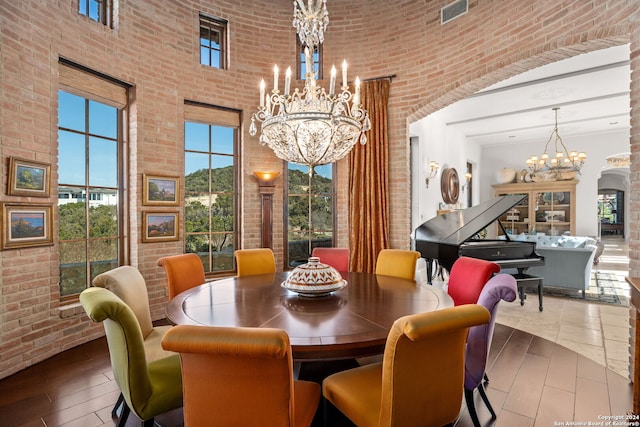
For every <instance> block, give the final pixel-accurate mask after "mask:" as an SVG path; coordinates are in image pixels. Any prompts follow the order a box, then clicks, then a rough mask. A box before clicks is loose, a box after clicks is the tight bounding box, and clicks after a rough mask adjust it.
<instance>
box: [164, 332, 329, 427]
mask: <svg viewBox="0 0 640 427" xmlns="http://www.w3.org/2000/svg"><path fill="white" fill-rule="evenodd" d="M162 344H163V346H164V347H165V348H166V349H167V350H171V351H176V352H179V353H180V357H181V360H182V375H183V384H184V423H185V426H188V427H200V426H203V427H204V426H214V425H217V426H242V427H263V426H270V427H294V426H296V427H308V426H309V425H311V422H312V421H313V418H314V414H315V412H316V409H317V407H318V403H319V401H320V385H319V384H317V383H314V382H309V381H298V380H294V378H293V360H292V356H291V345H290V343H289V336H288V335H287V333H286V332H285V331H283V330H280V329H269V328H231V327H206V326H189V325H179V326H176V327H174V328H173V329H171V330H170V331H169V332H167V334H166V335H165V337H164V339H163V341H162Z"/></svg>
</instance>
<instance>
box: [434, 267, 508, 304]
mask: <svg viewBox="0 0 640 427" xmlns="http://www.w3.org/2000/svg"><path fill="white" fill-rule="evenodd" d="M499 271H500V266H499V265H498V264H496V263H495V262H491V261H486V260H483V259H478V258H470V257H460V258H458V259H457V260H456V262H454V263H453V267H451V273H450V274H449V283H448V287H447V293H448V294H449V296H450V297H451V298H452V299H453V305H463V304H475V303H476V302H477V301H478V297H480V292H482V288H483V287H484V285H485V284H486V283H487V281H489V279H490V278H491V276H493V275H494V274H495V273H498V272H499Z"/></svg>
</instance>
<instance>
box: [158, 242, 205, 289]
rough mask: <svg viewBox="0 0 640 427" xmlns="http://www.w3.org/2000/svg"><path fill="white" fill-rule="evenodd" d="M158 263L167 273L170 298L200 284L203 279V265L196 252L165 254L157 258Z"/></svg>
mask: <svg viewBox="0 0 640 427" xmlns="http://www.w3.org/2000/svg"><path fill="white" fill-rule="evenodd" d="M158 265H159V266H161V267H164V271H165V272H166V274H167V283H168V287H169V288H168V291H169V292H168V293H169V299H170V300H172V299H173V298H174V297H175V296H176V295H178V294H179V293H180V292H183V291H186V290H187V289H191V288H193V287H195V286H198V285H202V284H203V283H204V281H205V275H204V267H203V266H202V261H201V260H200V257H198V255H196V254H193V253H189V254H179V255H171V256H165V257H162V258H160V259H158Z"/></svg>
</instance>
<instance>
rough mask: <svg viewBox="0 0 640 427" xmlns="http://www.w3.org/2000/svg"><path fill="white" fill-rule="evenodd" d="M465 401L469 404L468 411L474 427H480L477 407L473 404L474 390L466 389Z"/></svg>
mask: <svg viewBox="0 0 640 427" xmlns="http://www.w3.org/2000/svg"><path fill="white" fill-rule="evenodd" d="M464 400H465V401H466V402H467V410H468V411H469V416H470V417H471V421H472V422H473V426H474V427H480V420H478V414H477V413H476V405H475V404H474V403H473V390H469V389H466V388H465V389H464Z"/></svg>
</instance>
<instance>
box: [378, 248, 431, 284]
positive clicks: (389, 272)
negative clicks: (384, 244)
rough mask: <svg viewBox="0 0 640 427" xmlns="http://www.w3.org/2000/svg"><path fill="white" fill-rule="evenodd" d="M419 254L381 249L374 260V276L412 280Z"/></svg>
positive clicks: (414, 275)
mask: <svg viewBox="0 0 640 427" xmlns="http://www.w3.org/2000/svg"><path fill="white" fill-rule="evenodd" d="M418 258H420V252H417V251H408V250H402V249H383V250H381V251H380V253H379V254H378V259H377V260H376V274H381V275H383V276H394V277H400V278H403V279H409V280H414V279H415V277H416V263H417V262H418Z"/></svg>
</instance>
